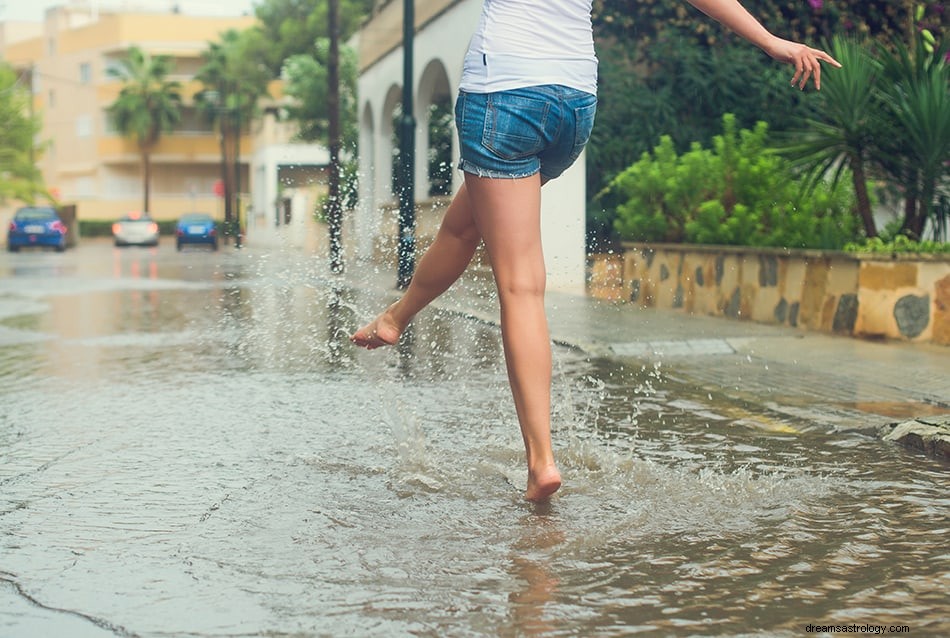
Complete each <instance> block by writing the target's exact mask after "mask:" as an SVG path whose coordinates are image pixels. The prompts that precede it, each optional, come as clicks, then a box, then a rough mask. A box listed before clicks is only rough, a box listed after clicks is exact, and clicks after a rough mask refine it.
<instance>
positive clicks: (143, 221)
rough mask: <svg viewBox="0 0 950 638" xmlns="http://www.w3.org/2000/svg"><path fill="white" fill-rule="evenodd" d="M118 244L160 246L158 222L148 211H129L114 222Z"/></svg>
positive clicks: (113, 230)
mask: <svg viewBox="0 0 950 638" xmlns="http://www.w3.org/2000/svg"><path fill="white" fill-rule="evenodd" d="M112 237H113V238H114V239H115V245H116V246H158V237H159V233H158V224H157V223H155V220H153V219H152V218H151V217H150V216H149V214H148V213H129V214H128V215H126V216H125V217H123V218H122V219H120V220H119V221H117V222H115V223H114V224H112Z"/></svg>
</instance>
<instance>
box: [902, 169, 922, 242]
mask: <svg viewBox="0 0 950 638" xmlns="http://www.w3.org/2000/svg"><path fill="white" fill-rule="evenodd" d="M917 178H918V175H917V172H916V171H913V172H912V174H911V175H910V176H908V178H907V185H908V187H907V191H906V193H905V194H904V221H903V222H902V223H901V234H903V235H907V236H908V237H910V238H911V239H920V236H921V234H922V233H923V232H924V220H923V219H922V218H921V215H920V212H919V211H918V210H917V208H918V201H919V198H918V191H917Z"/></svg>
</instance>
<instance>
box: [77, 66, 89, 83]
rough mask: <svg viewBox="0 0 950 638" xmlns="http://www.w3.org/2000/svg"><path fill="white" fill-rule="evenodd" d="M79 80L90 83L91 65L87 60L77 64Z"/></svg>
mask: <svg viewBox="0 0 950 638" xmlns="http://www.w3.org/2000/svg"><path fill="white" fill-rule="evenodd" d="M79 82H80V84H92V65H90V64H89V63H88V62H83V63H82V64H80V65H79Z"/></svg>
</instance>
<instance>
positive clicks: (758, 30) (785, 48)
mask: <svg viewBox="0 0 950 638" xmlns="http://www.w3.org/2000/svg"><path fill="white" fill-rule="evenodd" d="M687 2H689V3H690V4H691V5H693V6H694V7H696V8H697V9H699V10H700V11H702V12H703V13H705V14H706V15H708V16H709V17H711V18H713V19H715V20H717V21H718V22H720V23H722V25H723V26H725V27H727V28H728V29H730V30H732V31H734V32H736V33H737V34H738V35H740V36H742V37H743V38H745V39H746V40H748V41H749V42H751V43H752V44H754V45H755V46H757V47H759V48H760V49H762V50H763V51H765V52H766V53H768V54H769V55H770V56H772V57H773V58H774V59H776V60H779V61H781V62H787V63H788V64H791V65H793V66H794V67H795V75H794V76H793V77H792V84H793V85H794V84H798V88H800V89H804V88H805V85H806V84H808V80H809V79H810V78H812V77H814V78H815V88H816V89H821V64H820V62H821V61H824V62H828V63H829V64H831V65H833V66H836V67H840V66H841V64H840V63H839V62H838V61H837V60H835V59H834V58H833V57H831V56H830V55H828V54H827V53H825V52H824V51H822V50H820V49H812V48H811V47H808V46H806V45H804V44H800V43H798V42H792V41H791V40H783V39H782V38H779V37H777V36H775V35H773V34H772V33H770V32H769V31H768V30H767V29H766V28H765V27H763V26H762V24H761V23H760V22H759V21H758V20H756V19H755V18H754V17H752V15H751V14H750V13H749V12H748V11H746V10H745V8H744V7H743V6H742V5H741V4H739V2H738V0H687Z"/></svg>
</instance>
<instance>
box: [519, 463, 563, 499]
mask: <svg viewBox="0 0 950 638" xmlns="http://www.w3.org/2000/svg"><path fill="white" fill-rule="evenodd" d="M560 487H561V473H560V472H559V471H558V469H557V466H556V465H554V464H551V465H547V466H545V467H543V468H541V469H539V470H535V471H531V470H529V471H528V489H526V490H525V492H524V497H525V498H526V499H527V500H529V501H543V500H545V499H546V498H547V497H549V496H551V495H552V494H554V493H555V492H556V491H557V490H558V488H560Z"/></svg>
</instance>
